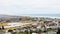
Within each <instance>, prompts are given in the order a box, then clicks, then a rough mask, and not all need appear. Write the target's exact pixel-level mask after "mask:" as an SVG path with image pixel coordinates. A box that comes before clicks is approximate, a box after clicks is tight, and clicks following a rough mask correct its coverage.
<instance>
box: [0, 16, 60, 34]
mask: <svg viewBox="0 0 60 34" xmlns="http://www.w3.org/2000/svg"><path fill="white" fill-rule="evenodd" d="M59 26H60V18H51V17H32V16H7V15H4V16H1V17H0V32H1V34H8V33H9V34H57V32H58V29H59V30H60V27H59Z"/></svg>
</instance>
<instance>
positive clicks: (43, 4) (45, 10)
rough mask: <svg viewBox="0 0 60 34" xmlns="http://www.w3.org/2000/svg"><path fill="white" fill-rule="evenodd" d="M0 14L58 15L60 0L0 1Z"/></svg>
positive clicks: (59, 12)
mask: <svg viewBox="0 0 60 34" xmlns="http://www.w3.org/2000/svg"><path fill="white" fill-rule="evenodd" d="M0 14H7V15H22V14H60V0H0Z"/></svg>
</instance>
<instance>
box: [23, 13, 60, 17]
mask: <svg viewBox="0 0 60 34" xmlns="http://www.w3.org/2000/svg"><path fill="white" fill-rule="evenodd" d="M24 15H28V16H51V17H60V14H24Z"/></svg>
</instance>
